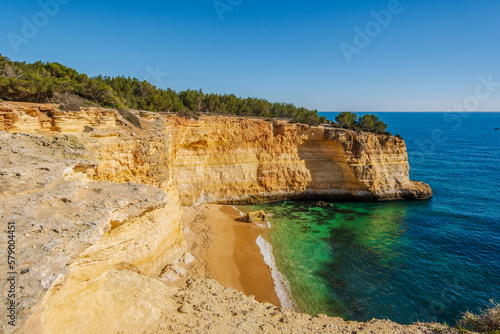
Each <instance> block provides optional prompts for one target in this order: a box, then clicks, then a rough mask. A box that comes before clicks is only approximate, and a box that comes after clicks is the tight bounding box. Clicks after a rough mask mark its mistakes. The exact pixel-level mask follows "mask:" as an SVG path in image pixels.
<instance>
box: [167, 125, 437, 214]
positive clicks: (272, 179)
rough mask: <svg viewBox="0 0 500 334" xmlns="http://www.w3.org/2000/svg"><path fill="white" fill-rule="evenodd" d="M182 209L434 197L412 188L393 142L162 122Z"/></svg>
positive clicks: (343, 133) (290, 128) (328, 131)
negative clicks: (204, 205) (171, 148)
mask: <svg viewBox="0 0 500 334" xmlns="http://www.w3.org/2000/svg"><path fill="white" fill-rule="evenodd" d="M163 121H164V122H165V124H166V125H167V127H168V128H169V129H171V131H172V133H173V136H174V142H175V144H174V150H175V154H174V156H175V158H174V162H173V168H174V179H175V181H176V183H177V186H178V189H179V193H180V196H181V201H182V203H183V204H185V205H192V204H195V203H203V202H218V203H248V202H265V201H273V200H281V199H311V198H312V199H318V198H325V199H331V200H347V199H349V200H394V199H423V198H428V197H430V196H432V191H431V189H430V187H429V186H428V185H426V184H423V183H420V182H413V181H410V178H409V170H410V168H409V164H408V156H407V153H406V146H405V143H404V141H403V140H400V139H398V138H396V137H392V136H384V135H375V134H371V133H357V132H354V131H348V130H342V129H334V128H327V127H309V126H306V125H301V124H287V123H285V122H268V121H264V120H258V119H238V118H236V117H210V118H202V119H200V120H199V121H194V120H190V121H188V120H184V119H178V118H165V119H164V120H163Z"/></svg>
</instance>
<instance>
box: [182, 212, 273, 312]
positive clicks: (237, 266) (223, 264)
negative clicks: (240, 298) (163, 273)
mask: <svg viewBox="0 0 500 334" xmlns="http://www.w3.org/2000/svg"><path fill="white" fill-rule="evenodd" d="M238 218H240V212H239V211H238V210H236V209H235V208H233V207H231V206H225V205H218V204H203V205H200V206H195V207H184V208H183V217H182V222H183V225H184V227H185V232H187V233H185V236H186V240H187V242H188V247H189V249H190V250H191V253H192V254H193V255H194V257H195V259H196V261H194V262H193V263H192V264H191V267H190V268H188V272H189V273H190V276H191V275H192V277H193V278H202V277H205V278H212V279H215V280H217V281H218V282H219V283H220V284H221V285H222V286H224V287H232V288H235V289H237V290H239V291H241V292H243V293H244V294H245V295H253V296H255V299H256V300H257V301H259V302H268V303H271V304H274V305H276V306H280V301H279V299H278V296H277V295H276V291H275V289H274V284H273V280H272V277H271V272H270V269H269V267H268V266H267V265H266V263H265V262H264V259H263V257H262V254H261V253H260V249H259V247H258V246H257V243H256V239H257V237H258V236H259V235H260V234H261V233H262V232H263V228H262V227H259V226H257V225H256V224H253V223H243V222H240V221H237V220H236V219H238Z"/></svg>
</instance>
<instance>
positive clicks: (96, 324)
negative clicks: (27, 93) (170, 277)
mask: <svg viewBox="0 0 500 334" xmlns="http://www.w3.org/2000/svg"><path fill="white" fill-rule="evenodd" d="M136 115H137V116H138V117H139V118H140V120H141V124H142V129H139V128H136V127H134V126H132V125H131V124H130V123H128V122H127V121H126V120H125V119H123V118H122V117H121V116H120V115H119V113H118V112H116V111H114V110H109V109H102V108H83V109H82V110H81V111H79V112H63V111H60V110H59V109H58V108H57V106H56V105H50V104H29V103H1V104H0V131H4V132H0V143H1V145H0V147H1V148H0V158H1V159H0V175H1V179H0V206H1V207H2V212H1V214H2V219H5V220H12V221H15V222H16V224H17V226H18V235H19V239H18V244H19V249H18V251H19V255H18V256H19V257H18V259H19V267H18V268H19V269H20V270H22V269H29V271H28V272H26V273H25V274H23V275H22V276H20V278H19V284H20V289H22V292H21V295H22V296H23V299H22V301H21V303H20V305H19V323H18V324H19V326H21V325H22V327H20V332H26V333H38V332H41V333H56V332H57V333H65V332H67V333H87V332H91V331H92V330H94V331H99V330H101V331H103V330H104V331H108V332H116V331H123V332H127V333H128V332H134V331H135V332H137V330H141V328H143V327H141V326H142V324H145V326H151V328H155V330H159V331H160V332H161V331H164V330H168V329H169V327H168V326H167V325H166V323H165V320H164V319H163V318H162V317H165V316H166V314H165V309H168V310H170V309H172V310H176V309H177V308H178V307H179V306H180V305H182V303H184V302H185V300H183V299H179V298H178V296H179V292H178V291H177V290H175V289H174V290H168V289H167V290H168V291H167V290H165V288H164V287H163V286H162V285H161V284H160V283H159V282H158V281H157V280H155V279H154V278H156V277H158V276H159V275H160V274H161V272H162V269H163V268H165V267H166V266H168V265H171V264H173V263H176V262H177V261H179V259H180V258H181V257H182V256H183V254H184V253H185V250H186V248H185V247H186V243H185V240H184V235H183V231H182V227H181V214H182V210H181V204H182V205H192V204H195V203H201V202H218V203H236V202H264V201H270V200H279V199H290V198H297V199H300V198H319V197H323V198H329V199H361V200H365V199H366V200H389V199H400V198H427V197H429V196H431V194H432V192H431V190H430V188H429V186H427V185H425V184H422V183H417V182H412V181H410V180H409V175H408V173H409V166H408V161H407V155H406V148H405V144H404V142H403V141H401V140H398V139H397V138H394V137H387V136H377V135H373V134H363V133H356V132H352V131H345V130H338V129H332V128H321V127H320V128H310V127H308V126H305V125H297V124H287V123H285V122H274V123H273V122H267V121H264V120H258V119H239V118H236V117H221V116H217V117H215V116H214V117H202V118H201V119H200V120H198V121H194V120H186V119H182V118H178V117H174V116H168V115H159V114H154V113H147V112H136ZM2 238H5V235H4V234H3V235H2ZM1 241H2V244H4V242H3V241H5V240H3V239H2V240H1ZM0 265H4V263H2V264H0ZM1 271H2V272H6V269H5V268H4V267H2V268H1ZM120 277H123V278H124V280H120ZM125 278H126V279H125ZM200 286H203V284H201V285H200ZM1 287H2V291H4V289H5V288H6V285H5V282H4V284H3V285H2V286H1ZM21 287H22V288H21ZM141 291H142V292H143V294H144V293H146V294H147V295H148V296H147V297H146V296H140V295H139V294H140V293H141ZM155 291H158V292H161V294H160V295H161V296H163V295H165V296H170V297H169V298H172V301H170V302H168V303H167V304H168V305H163V306H161V307H159V306H157V305H156V304H155V303H156V302H158V303H160V302H159V301H158V300H157V299H158V298H156V297H155V296H153V295H154V293H155ZM190 293H191V292H190ZM207 296H208V297H207V298H205V299H206V300H205V299H203V300H202V301H200V305H206V303H208V300H209V299H210V298H211V297H210V292H209V291H208V292H207ZM175 298H177V299H175ZM238 298H240V297H238ZM160 299H161V298H160ZM128 302H131V303H133V305H134V306H133V307H132V308H125V307H124V303H128ZM179 303H181V304H179ZM246 303H247V304H248V303H250V304H252V303H253V302H252V301H246ZM158 305H161V303H160V304H158ZM221 305H222V304H221ZM235 307H236V306H235ZM259 307H260V306H259ZM201 308H202V306H200V309H199V310H198V309H196V312H199V320H200V321H201V320H202V319H204V318H206V317H207V314H209V313H207V312H205V311H203V310H202V309H201ZM67 310H73V311H72V312H68V311H67ZM124 312H129V313H130V314H129V315H130V317H132V318H130V319H132V320H130V321H128V320H127V321H118V319H124V318H127V319H129V315H124ZM270 312H271V311H269V312H268V313H270ZM127 314H128V313H127ZM213 316H214V315H213V314H210V315H209V317H213ZM269 316H270V317H272V314H269ZM134 317H135V318H134ZM27 319H28V320H27ZM99 319H101V320H102V319H105V320H106V321H104V322H105V323H106V325H103V324H102V322H101V321H100V320H99ZM162 319H163V320H162ZM205 320H206V319H205ZM233 320H234V319H233ZM240 320H242V321H243V320H244V319H240ZM162 321H163V322H162ZM169 321H171V323H172V322H173V323H175V321H180V320H179V319H178V317H173V318H172V319H170V320H169ZM269 321H271V320H269ZM271 322H272V321H271ZM189 323H190V321H187V320H186V324H189ZM103 326H104V327H103ZM179 326H181V327H179V328H182V326H184V325H183V323H182V324H181V325H179ZM292 327H293V326H292ZM18 328H19V327H18ZM186 328H187V327H186ZM2 330H5V331H12V330H13V329H12V328H10V327H3V328H2ZM277 331H279V330H277Z"/></svg>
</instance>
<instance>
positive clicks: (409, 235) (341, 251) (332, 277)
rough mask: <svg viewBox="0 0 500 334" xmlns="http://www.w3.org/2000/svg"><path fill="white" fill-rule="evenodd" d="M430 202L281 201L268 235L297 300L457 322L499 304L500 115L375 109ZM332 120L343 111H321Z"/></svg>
mask: <svg viewBox="0 0 500 334" xmlns="http://www.w3.org/2000/svg"><path fill="white" fill-rule="evenodd" d="M376 114H377V115H378V116H379V118H381V119H382V120H383V121H384V122H386V123H388V124H389V131H391V132H392V133H393V134H401V135H402V136H403V137H404V138H405V140H406V143H407V147H408V152H409V159H410V166H411V172H410V176H411V178H412V179H413V180H419V181H423V182H426V183H429V184H430V185H431V187H432V188H433V190H434V192H435V195H434V197H433V198H432V199H430V200H425V201H406V202H387V203H333V202H332V203H333V204H334V205H335V207H333V208H330V207H327V208H320V207H317V206H316V205H315V203H313V202H292V201H289V202H279V203H271V204H266V205H258V206H252V207H247V208H245V209H249V210H265V211H266V212H268V213H271V214H272V215H273V216H272V217H271V219H270V220H271V225H272V228H271V229H270V230H269V231H268V235H267V236H266V238H268V239H270V241H271V243H272V245H273V248H274V255H275V257H276V262H277V265H278V267H279V269H280V271H281V272H282V273H283V274H284V276H285V277H286V279H287V280H288V283H289V287H290V292H291V295H292V298H293V300H294V301H295V303H296V307H297V308H298V309H299V310H300V311H303V312H307V313H310V314H318V313H324V314H328V315H332V316H341V317H343V318H344V319H348V320H359V321H367V320H370V319H372V318H382V319H390V320H393V321H396V322H399V323H402V324H409V323H413V322H415V321H439V322H447V323H451V324H453V323H455V321H456V320H457V319H458V318H459V316H460V314H461V313H462V312H464V311H467V310H471V311H477V310H478V309H481V308H484V307H486V306H488V305H489V300H490V299H496V300H497V301H500V204H499V203H500V167H499V166H500V131H494V128H498V127H500V113H477V114H470V115H466V114H460V115H459V114H443V113H376ZM323 115H325V116H327V117H328V118H330V119H333V117H334V115H335V114H333V113H332V114H328V113H327V114H323Z"/></svg>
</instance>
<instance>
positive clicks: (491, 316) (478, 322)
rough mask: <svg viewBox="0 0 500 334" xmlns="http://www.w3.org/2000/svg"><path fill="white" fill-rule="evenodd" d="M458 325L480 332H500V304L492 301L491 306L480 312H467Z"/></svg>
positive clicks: (496, 333)
mask: <svg viewBox="0 0 500 334" xmlns="http://www.w3.org/2000/svg"><path fill="white" fill-rule="evenodd" d="M458 325H459V326H460V327H463V328H466V329H468V330H471V331H476V332H479V333H487V334H498V333H500V304H498V303H494V302H493V301H491V307H490V308H488V309H486V310H484V311H482V312H481V313H480V314H473V313H471V312H465V313H464V315H463V316H462V319H460V321H459V322H458Z"/></svg>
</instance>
